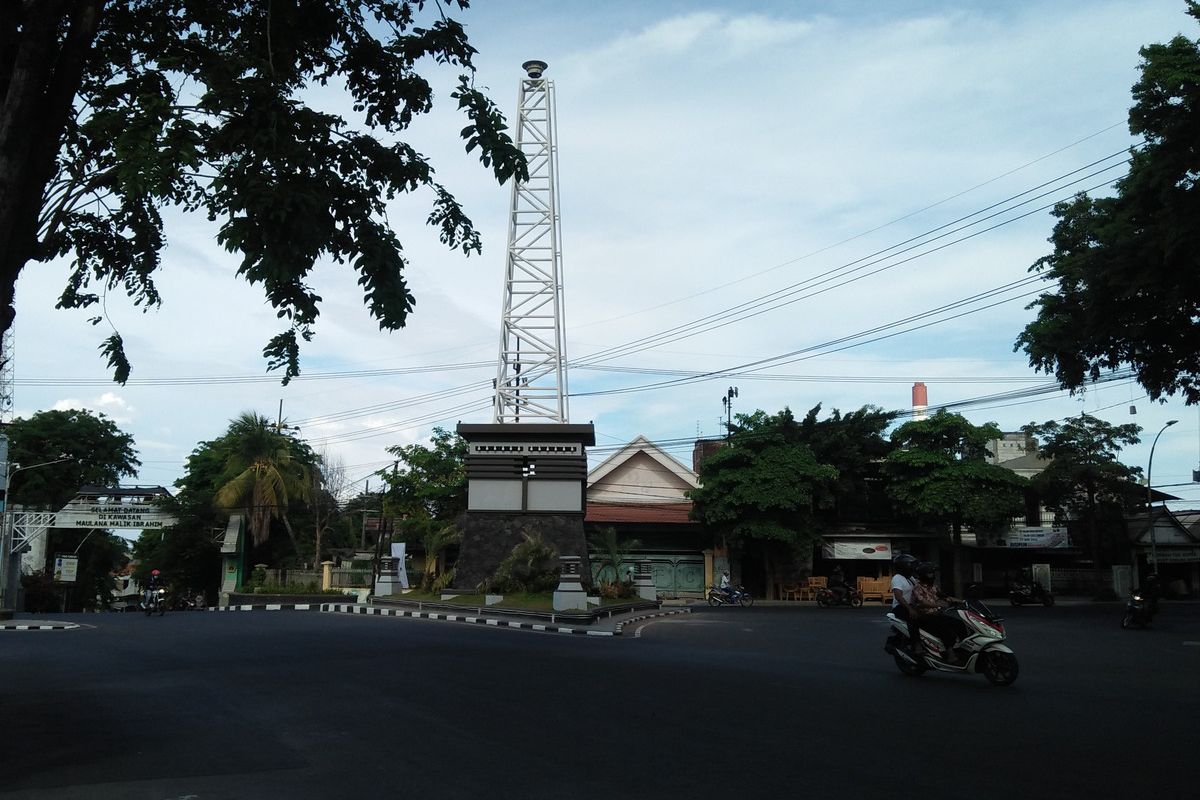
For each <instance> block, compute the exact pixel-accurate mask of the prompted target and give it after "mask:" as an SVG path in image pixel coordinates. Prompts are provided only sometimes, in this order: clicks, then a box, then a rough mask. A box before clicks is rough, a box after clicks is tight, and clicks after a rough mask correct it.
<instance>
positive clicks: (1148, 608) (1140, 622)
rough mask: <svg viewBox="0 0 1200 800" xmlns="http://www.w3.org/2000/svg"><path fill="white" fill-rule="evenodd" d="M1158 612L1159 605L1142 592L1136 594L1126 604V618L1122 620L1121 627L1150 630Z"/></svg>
mask: <svg viewBox="0 0 1200 800" xmlns="http://www.w3.org/2000/svg"><path fill="white" fill-rule="evenodd" d="M1157 611H1158V604H1157V603H1155V602H1153V601H1152V600H1151V599H1150V598H1149V597H1147V596H1146V595H1144V594H1142V593H1141V592H1134V593H1133V596H1132V597H1130V598H1129V602H1128V603H1126V604H1125V616H1124V617H1122V618H1121V627H1122V628H1130V627H1133V628H1148V627H1150V623H1151V622H1152V621H1153V620H1154V614H1155V612H1157Z"/></svg>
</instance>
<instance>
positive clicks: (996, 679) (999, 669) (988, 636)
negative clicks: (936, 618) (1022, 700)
mask: <svg viewBox="0 0 1200 800" xmlns="http://www.w3.org/2000/svg"><path fill="white" fill-rule="evenodd" d="M939 613H941V614H942V615H943V616H948V617H950V618H952V619H954V620H955V621H956V622H957V623H958V625H959V626H960V628H961V629H962V635H961V636H960V637H959V640H958V641H957V642H956V643H955V645H954V655H955V656H956V657H957V659H958V662H959V663H957V664H954V663H951V662H949V661H947V660H946V659H947V657H948V654H947V653H946V646H945V644H944V643H943V642H942V640H941V639H940V638H938V637H937V636H934V635H933V634H932V633H930V632H929V631H926V630H924V629H922V630H921V644H922V646H923V652H922V653H921V654H919V655H914V654H913V652H912V648H911V647H910V646H909V641H908V623H907V622H905V621H904V620H902V619H900V618H899V617H897V616H896V615H895V614H892V613H889V614H888V615H887V619H888V624H889V625H890V626H891V636H889V637H888V640H887V643H886V644H885V645H884V648H883V649H884V650H886V651H887V653H888V654H889V655H891V656H892V657H893V658H895V659H896V666H897V667H899V668H900V671H901V672H903V673H904V674H905V675H922V674H924V673H925V672H927V671H928V670H936V671H938V672H963V673H972V672H973V673H979V674H982V675H983V677H985V678H987V679H988V680H989V681H991V682H992V683H994V684H996V685H997V686H1008V685H1009V684H1010V683H1012V682H1013V681H1015V680H1016V679H1017V672H1018V666H1017V656H1016V654H1015V653H1013V651H1012V650H1011V649H1010V648H1009V647H1008V645H1006V644H1004V620H1002V619H1000V618H999V617H997V616H996V615H995V614H993V613H992V612H991V610H990V609H989V608H988V607H987V606H985V605H984V604H983V603H980V602H978V601H968V602H965V603H956V604H954V605H952V606H950V607H948V608H945V609H943V610H942V611H941V612H939Z"/></svg>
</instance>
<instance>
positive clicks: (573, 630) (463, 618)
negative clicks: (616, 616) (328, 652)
mask: <svg viewBox="0 0 1200 800" xmlns="http://www.w3.org/2000/svg"><path fill="white" fill-rule="evenodd" d="M321 610H322V611H329V612H334V613H343V614H363V615H366V616H372V617H408V618H410V619H430V620H441V621H444V622H467V623H473V624H475V625H490V626H492V627H494V628H518V629H521V630H527V631H540V632H543V633H566V634H576V635H579V636H620V635H621V629H622V628H623V627H624V626H626V625H628V624H630V623H632V622H638V621H641V620H643V619H649V618H650V617H660V616H666V615H669V614H687V613H689V611H688V609H676V610H672V611H656V612H653V613H650V614H645V615H642V616H639V617H634V618H633V619H627V620H623V621H621V622H618V623H617V624H616V625H615V626H613V629H612V630H595V629H592V628H581V627H572V626H568V625H553V624H550V625H547V624H546V623H543V622H525V621H521V620H514V619H497V618H495V617H480V616H475V615H470V614H449V613H446V612H442V611H409V610H407V609H402V608H380V607H379V606H362V605H351V604H341V603H334V604H330V605H327V606H325V607H324V608H322V609H321Z"/></svg>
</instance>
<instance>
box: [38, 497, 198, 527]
mask: <svg viewBox="0 0 1200 800" xmlns="http://www.w3.org/2000/svg"><path fill="white" fill-rule="evenodd" d="M174 524H175V518H174V517H172V516H171V515H169V514H167V513H166V512H164V511H163V510H162V509H161V508H159V507H158V506H156V505H152V504H150V503H86V502H83V503H81V502H79V501H78V500H76V501H73V502H71V503H68V504H67V505H65V506H64V507H63V509H62V510H61V511H59V512H58V514H56V515H55V520H54V527H55V528H140V529H142V530H161V529H163V528H168V527H170V526H172V525H174Z"/></svg>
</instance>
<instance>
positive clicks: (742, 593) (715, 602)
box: [708, 586, 754, 608]
mask: <svg viewBox="0 0 1200 800" xmlns="http://www.w3.org/2000/svg"><path fill="white" fill-rule="evenodd" d="M708 604H709V605H710V606H713V607H714V608H715V607H716V606H733V605H738V606H741V607H742V608H749V607H750V606H752V605H754V597H752V596H751V594H750V593H749V592H747V591H746V588H745V587H744V586H730V587H729V588H728V589H722V588H720V587H719V586H714V587H712V588H711V589H709V590H708Z"/></svg>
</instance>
